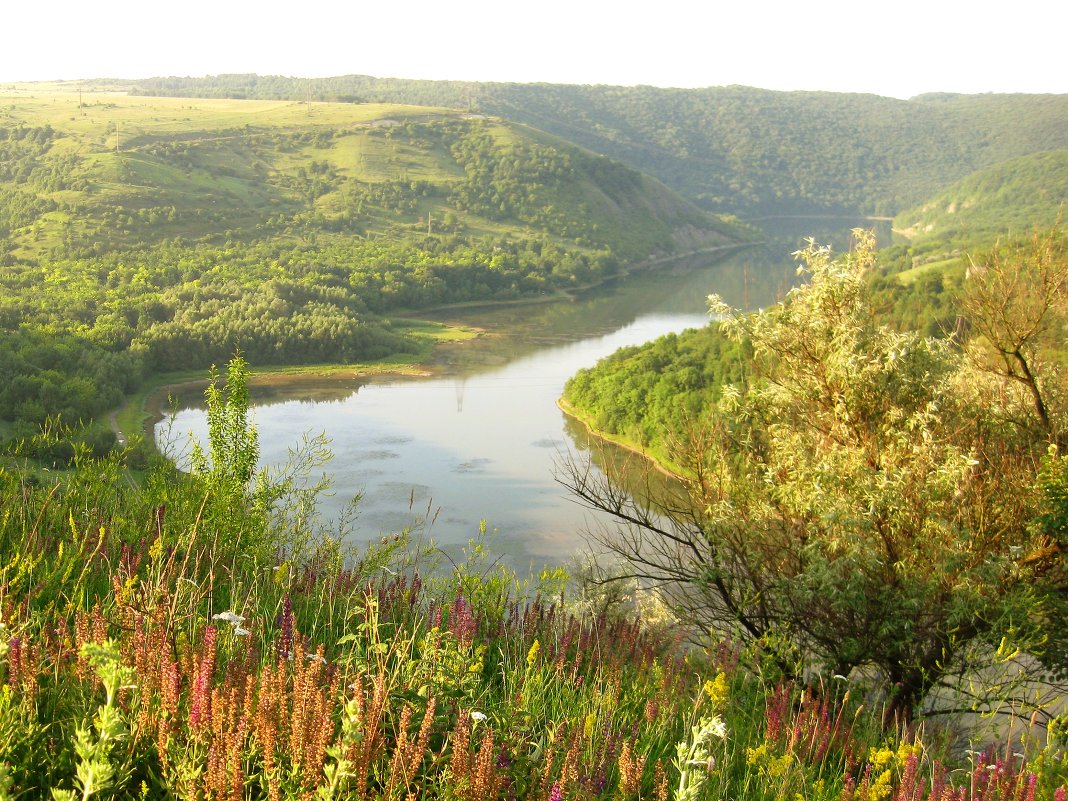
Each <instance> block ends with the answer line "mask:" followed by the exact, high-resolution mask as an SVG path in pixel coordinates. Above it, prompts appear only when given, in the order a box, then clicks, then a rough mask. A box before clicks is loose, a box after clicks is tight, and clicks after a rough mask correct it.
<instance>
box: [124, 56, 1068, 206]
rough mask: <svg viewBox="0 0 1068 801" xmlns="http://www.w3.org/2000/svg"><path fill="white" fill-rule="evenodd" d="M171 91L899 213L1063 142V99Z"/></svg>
mask: <svg viewBox="0 0 1068 801" xmlns="http://www.w3.org/2000/svg"><path fill="white" fill-rule="evenodd" d="M132 85H133V86H134V87H135V89H134V90H135V91H140V92H145V93H151V94H173V95H177V96H183V95H184V96H209V97H210V96H214V97H246V96H247V97H264V98H269V97H273V98H279V97H287V98H294V99H303V98H305V97H318V98H322V99H328V98H329V99H340V98H344V99H347V100H349V101H350V102H372V101H375V102H381V101H392V102H409V103H416V104H427V105H435V106H442V105H444V106H451V107H454V108H462V109H475V110H479V111H483V112H487V113H492V114H498V115H501V116H503V117H506V118H508V119H513V120H517V121H520V122H524V123H527V124H529V125H532V126H534V127H536V128H539V129H541V130H545V131H549V132H551V133H554V134H556V135H558V136H561V137H563V138H565V139H568V140H570V141H573V142H576V143H578V144H581V145H583V146H585V147H587V148H589V149H591V150H594V151H595V152H598V153H604V154H606V155H608V156H610V157H612V158H613V159H617V160H619V161H623V162H625V163H627V164H630V165H632V166H634V167H637V168H638V169H640V170H642V171H643V172H647V173H649V174H651V175H654V176H656V177H657V178H659V179H660V180H661V181H663V182H664V183H666V184H667V185H668V186H671V187H672V188H673V189H675V190H677V191H679V192H681V193H683V194H684V195H686V196H687V197H690V198H692V199H695V200H698V201H699V202H700V203H701V204H702V205H703V206H705V207H706V208H711V209H714V210H717V211H726V212H731V213H739V214H745V215H748V216H753V215H760V214H790V213H794V214H797V213H813V212H820V211H849V212H852V213H856V212H861V213H869V214H871V213H874V214H880V215H893V214H895V213H897V212H898V211H900V210H901V209H903V208H906V207H908V206H912V205H915V204H917V203H920V202H922V201H923V200H925V199H926V198H929V197H930V196H932V195H934V194H936V193H937V192H939V191H941V190H942V189H944V188H945V187H946V186H948V185H949V184H951V183H953V182H954V181H956V180H959V179H961V178H963V177H965V176H967V175H969V174H970V173H972V172H975V171H976V170H979V169H982V168H985V167H989V166H992V165H994V164H997V163H1000V162H1002V161H1005V160H1007V159H1010V158H1014V157H1018V156H1022V155H1026V154H1029V153H1034V152H1038V151H1043V150H1049V149H1056V148H1064V147H1066V146H1068V97H1066V96H1061V95H925V96H921V97H919V98H914V99H912V100H908V101H902V100H894V99H891V98H883V97H877V96H875V95H861V94H837V93H828V92H773V91H767V90H761V89H753V88H749V87H741V86H727V87H712V88H707V89H660V88H655V87H648V86H639V87H616V86H567V85H552V84H506V83H470V82H458V81H414V80H399V79H380V78H371V77H369V76H358V75H350V76H340V77H337V78H325V79H296V78H281V77H278V76H254V75H221V76H214V77H209V78H162V79H150V80H146V81H141V82H136V83H134V84H132Z"/></svg>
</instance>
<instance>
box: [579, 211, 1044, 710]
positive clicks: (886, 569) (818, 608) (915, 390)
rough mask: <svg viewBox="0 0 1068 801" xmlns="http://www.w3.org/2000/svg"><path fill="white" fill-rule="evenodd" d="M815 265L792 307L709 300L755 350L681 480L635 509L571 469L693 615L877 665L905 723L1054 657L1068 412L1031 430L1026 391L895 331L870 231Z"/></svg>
mask: <svg viewBox="0 0 1068 801" xmlns="http://www.w3.org/2000/svg"><path fill="white" fill-rule="evenodd" d="M798 256H799V258H800V261H801V271H802V272H803V273H805V274H806V276H807V280H806V281H805V282H804V283H803V285H801V286H799V287H797V288H795V289H794V290H792V291H791V292H790V293H789V294H788V295H787V296H786V297H785V299H784V300H783V301H782V302H781V303H779V304H777V305H776V306H774V307H771V308H769V309H767V310H765V311H762V312H760V313H756V314H743V313H741V312H738V311H736V310H733V309H730V308H728V307H727V306H726V305H725V304H723V303H722V302H721V301H720V300H719V299H718V298H715V297H712V298H710V305H711V310H712V312H713V313H714V314H715V316H717V317H719V318H720V319H721V320H722V322H720V323H719V324H720V325H723V326H724V327H725V328H726V329H727V331H728V332H729V334H730V335H731V336H732V337H734V338H736V339H739V340H743V339H744V340H746V341H748V342H749V343H750V344H751V347H752V349H753V353H754V363H753V365H752V369H751V372H750V377H749V378H748V379H747V380H746V382H745V383H744V384H743V385H738V386H731V387H727V388H725V389H724V391H723V392H722V395H721V398H720V399H719V401H718V402H716V404H715V405H714V407H713V408H711V409H709V410H708V414H707V415H706V416H705V417H704V418H703V419H702V420H701V421H699V422H698V423H697V424H695V425H694V426H693V427H692V430H691V431H690V432H689V434H688V436H686V437H679V438H678V439H677V441H676V442H675V445H674V453H673V461H675V463H676V464H678V465H681V466H682V467H683V468H684V470H685V481H684V489H683V490H682V491H679V492H678V493H676V494H667V493H664V492H659V493H657V494H656V497H653V498H639V499H638V501H633V500H631V494H630V493H628V492H625V491H624V490H623V489H622V488H621V485H620V484H619V483H618V482H616V481H615V480H614V477H613V476H611V475H609V476H608V477H607V479H604V478H601V477H598V476H599V474H598V473H597V472H596V471H592V470H589V469H587V468H585V467H582V466H580V465H575V464H573V465H572V466H571V469H570V471H569V474H568V475H567V477H566V478H565V479H564V481H565V483H566V484H568V485H569V486H570V488H571V490H572V491H573V492H574V493H575V494H576V495H577V496H578V497H579V498H580V499H582V500H584V501H585V502H586V503H588V504H590V505H592V506H594V507H598V508H600V509H603V510H607V511H609V512H611V513H612V514H613V515H615V517H616V518H617V519H618V520H620V521H622V522H623V524H624V525H623V526H621V527H619V528H618V529H614V530H612V531H605V532H602V535H601V539H602V542H603V543H604V544H605V545H607V546H608V547H609V548H610V549H611V550H613V551H614V552H616V553H617V554H619V555H621V556H623V557H625V558H626V563H627V564H628V565H629V566H630V570H629V572H630V574H631V575H632V576H636V577H638V578H640V579H642V580H643V581H644V582H645V583H646V584H649V585H654V586H658V587H659V588H660V590H661V591H662V593H663V594H664V595H665V597H666V598H668V599H669V600H670V602H671V603H672V604H673V606H674V607H675V609H676V611H677V612H678V613H679V615H680V616H681V617H682V618H683V619H686V620H689V621H691V622H693V623H694V624H695V625H697V626H699V627H701V628H703V629H705V630H708V629H713V630H717V631H720V632H723V631H732V632H737V633H739V634H740V635H742V636H743V637H745V638H748V639H750V640H753V641H757V642H759V643H761V644H762V645H763V646H764V648H765V649H766V650H767V651H768V652H771V653H774V654H777V656H778V658H779V660H780V662H782V663H783V664H792V665H793V666H794V669H797V670H810V669H825V670H826V671H828V672H829V673H830V672H834V673H840V674H849V673H850V672H851V671H852V670H854V669H857V670H859V671H864V672H866V674H867V675H869V676H872V675H874V676H877V677H878V678H880V679H881V680H883V681H885V683H886V686H887V687H888V688H889V689H890V691H891V692H890V699H891V700H890V701H889V703H888V706H887V714H888V715H889V716H895V715H905V716H908V715H910V714H912V713H913V712H914V711H916V710H917V709H918V708H919V707H920V705H921V703H922V702H923V700H924V699H925V698H926V697H928V695H929V693H930V691H931V690H932V689H933V688H935V687H936V686H937V685H939V684H940V683H942V682H943V681H947V680H950V679H951V678H953V677H954V676H957V677H959V676H961V675H963V674H964V672H965V671H966V670H967V669H974V668H976V667H978V666H979V665H980V664H981V663H983V662H987V663H989V662H990V661H996V660H998V659H1001V658H1004V657H1005V656H1006V654H1009V653H1016V647H1015V646H1010V645H1009V643H1010V642H1015V643H1017V644H1018V645H1019V646H1020V647H1021V648H1023V649H1024V650H1025V651H1026V650H1030V651H1038V650H1039V649H1040V647H1041V642H1042V641H1043V637H1044V632H1043V631H1042V627H1043V625H1044V623H1045V622H1048V615H1047V612H1046V609H1047V605H1046V604H1047V601H1048V599H1049V598H1050V597H1051V596H1050V593H1049V592H1048V590H1050V589H1051V588H1050V587H1048V586H1047V584H1046V583H1044V582H1043V580H1042V577H1043V576H1044V575H1050V573H1049V571H1048V570H1047V568H1048V566H1049V563H1050V562H1051V561H1057V560H1060V561H1061V562H1063V559H1064V556H1063V550H1062V549H1060V548H1059V547H1055V548H1051V547H1050V544H1051V541H1050V538H1049V535H1048V534H1046V533H1044V532H1043V531H1042V530H1041V527H1037V526H1034V525H1032V521H1033V520H1034V519H1035V518H1036V514H1038V505H1039V502H1040V499H1039V495H1040V493H1039V491H1038V490H1036V488H1035V487H1036V481H1035V477H1036V467H1037V464H1038V462H1039V460H1040V459H1041V457H1042V455H1043V453H1044V452H1045V450H1046V448H1047V446H1048V437H1046V436H1045V435H1044V434H1042V432H1050V431H1052V430H1054V429H1056V428H1057V427H1058V426H1059V425H1060V423H1059V422H1058V421H1059V419H1060V418H1058V417H1057V416H1056V414H1057V413H1056V412H1054V411H1052V410H1049V409H1047V415H1048V418H1049V419H1048V420H1047V422H1048V424H1049V425H1038V426H1030V427H1028V426H1024V427H1021V426H1020V425H1019V421H1021V420H1024V419H1027V418H1028V417H1033V416H1034V415H1035V413H1036V412H1035V407H1034V405H1033V403H1031V402H1030V401H1031V399H1030V397H1029V395H1028V393H1027V392H1026V391H1024V392H1019V391H1015V390H1016V387H1014V386H1009V385H1010V384H1018V385H1019V386H1021V387H1023V384H1022V383H1021V382H1017V381H1013V379H1011V378H1007V377H1006V376H1005V375H1004V373H1003V372H1000V373H999V372H998V371H992V370H985V369H980V368H979V367H977V366H976V360H974V359H969V358H966V357H965V354H964V352H963V350H962V348H961V347H959V345H958V344H957V343H954V342H951V341H944V340H937V339H933V338H927V337H922V336H920V335H919V334H915V333H899V332H895V331H893V330H891V329H889V328H887V327H885V326H883V325H880V324H878V322H877V320H876V317H875V315H874V313H873V310H872V309H871V307H870V305H869V302H868V301H869V298H868V293H867V289H866V286H867V284H866V280H865V279H866V276H867V274H868V273H869V272H870V271H871V270H872V269H873V267H874V263H875V246H874V239H873V237H872V236H871V235H870V234H867V233H864V232H856V238H855V241H854V246H853V248H852V250H851V252H849V253H848V254H846V255H844V256H842V257H840V258H833V257H832V255H831V253H830V251H829V250H828V249H826V248H822V247H818V246H817V245H815V244H814V243H811V242H810V244H809V246H808V247H807V248H806V249H805V250H803V251H801V252H800V253H799V254H798ZM1036 432H1039V435H1036ZM650 509H652V510H654V511H650ZM1003 638H1004V639H1003Z"/></svg>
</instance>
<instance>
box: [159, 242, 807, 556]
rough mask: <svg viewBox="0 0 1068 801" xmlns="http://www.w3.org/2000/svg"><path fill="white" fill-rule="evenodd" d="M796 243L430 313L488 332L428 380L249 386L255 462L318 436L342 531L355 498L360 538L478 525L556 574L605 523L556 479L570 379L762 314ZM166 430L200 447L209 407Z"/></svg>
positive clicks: (190, 410) (439, 534)
mask: <svg viewBox="0 0 1068 801" xmlns="http://www.w3.org/2000/svg"><path fill="white" fill-rule="evenodd" d="M797 244H798V240H797V239H796V238H795V239H793V240H791V241H787V242H786V243H778V244H773V245H771V246H769V247H766V248H754V249H750V250H747V251H744V252H742V253H739V254H736V255H734V256H732V257H730V258H728V259H726V260H725V261H722V262H720V263H717V264H711V265H709V264H705V265H697V266H691V267H687V268H675V269H670V270H660V271H658V272H656V273H652V274H647V275H642V276H639V277H636V278H632V279H628V280H626V281H621V282H618V283H617V284H615V285H612V286H606V287H600V288H598V289H597V290H595V291H592V292H590V293H589V294H588V295H587V296H586V297H582V298H579V299H577V300H575V301H573V302H561V303H552V304H532V305H525V306H507V307H496V308H494V307H486V308H482V309H464V310H463V311H462V312H460V311H457V312H455V313H453V314H448V315H442V316H439V318H438V319H442V320H444V321H447V322H456V323H461V324H464V325H474V326H478V327H479V328H481V329H484V330H485V332H486V333H485V334H484V335H483V336H482V337H480V338H478V339H477V340H474V341H470V342H465V343H456V344H450V345H445V346H442V347H441V348H440V349H439V351H438V352H437V353H436V355H435V358H434V363H433V365H432V368H433V372H434V375H433V376H432V377H429V378H388V377H386V378H381V377H380V378H375V379H373V380H366V379H359V380H358V379H354V378H352V379H344V378H340V379H339V378H331V379H318V380H315V379H311V380H305V381H300V382H297V383H294V382H292V381H287V382H286V383H284V384H279V385H274V386H266V387H257V386H253V388H252V402H253V410H252V417H253V420H254V422H255V424H256V426H257V427H258V429H259V431H260V442H261V450H262V454H261V460H262V462H263V463H264V464H279V463H282V462H284V461H285V460H286V458H287V456H288V450H289V448H290V447H292V446H293V445H295V444H296V443H299V442H300V441H301V439H302V437H303V436H304V435H306V434H316V433H319V432H325V434H326V435H327V436H328V438H329V439H330V447H331V449H332V451H333V452H334V454H335V455H334V458H333V460H332V461H331V462H330V463H329V465H328V466H327V468H326V469H327V471H328V472H329V474H330V475H331V477H332V486H333V494H332V495H331V496H330V497H326V498H324V499H323V501H322V504H321V510H322V513H323V515H324V516H325V517H327V518H336V517H337V516H339V515H341V513H342V510H343V509H344V508H345V507H346V506H347V505H348V504H349V503H350V502H351V500H352V499H353V498H354V497H355V496H357V495H360V496H361V500H360V501H359V503H358V505H357V507H356V508H357V517H356V520H355V525H354V526H353V531H352V533H351V535H350V536H351V538H353V539H354V540H356V541H370V540H375V539H377V538H379V537H380V536H382V535H384V534H390V533H394V532H397V531H399V530H401V529H402V528H405V527H411V526H416V527H418V528H419V530H420V532H421V534H422V535H423V536H428V537H432V538H433V539H434V540H435V541H436V542H438V543H440V544H441V545H442V547H443V548H445V549H446V550H456V549H457V548H458V547H460V546H462V545H464V544H466V543H467V542H469V541H470V540H471V539H472V538H474V537H475V536H476V535H477V534H478V533H479V530H480V527H481V526H483V525H485V527H486V528H487V529H488V531H490V532H491V533H492V536H491V539H490V545H491V547H492V548H493V550H494V551H497V552H499V553H502V554H504V555H505V557H506V558H507V559H508V561H509V562H511V563H512V565H513V566H515V567H517V568H520V569H522V570H526V569H527V568H528V567H535V568H536V567H539V566H541V565H543V564H545V563H563V562H566V561H568V559H569V558H570V557H571V556H572V555H573V554H575V553H576V552H578V551H580V550H582V548H583V546H584V542H585V541H584V531H585V530H587V529H588V528H590V527H591V526H596V525H598V524H599V521H598V520H597V519H595V518H592V517H591V514H592V513H591V512H589V511H588V510H585V509H583V508H582V507H580V506H578V505H577V504H576V503H575V502H574V501H573V500H571V499H570V497H569V496H568V494H567V492H566V491H565V490H564V488H563V487H562V486H561V485H560V484H558V483H557V482H556V480H555V479H554V475H555V473H556V470H557V467H558V465H559V464H560V462H561V459H562V457H563V455H564V454H566V453H567V452H569V451H572V450H574V449H575V447H576V446H575V444H574V440H573V438H572V436H571V434H569V433H568V426H567V424H566V423H567V421H566V418H565V416H564V415H563V413H562V412H560V410H559V409H558V408H557V406H556V401H557V399H558V398H559V397H560V395H561V393H562V391H563V386H564V383H565V382H566V380H567V379H568V378H569V377H570V376H571V375H573V374H574V373H575V372H576V371H577V370H579V369H580V368H582V367H587V366H590V365H592V364H594V363H595V362H596V361H597V360H598V359H600V358H602V357H603V356H606V355H608V354H610V353H612V352H614V351H615V350H617V349H618V348H620V347H623V346H626V345H636V344H641V343H644V342H648V341H650V340H652V339H655V338H656V337H658V336H661V335H663V334H666V333H669V332H679V331H682V330H684V329H687V328H692V327H696V326H702V325H706V324H707V322H708V316H707V313H706V297H707V295H708V294H709V293H710V292H715V293H718V294H720V295H722V296H723V297H724V298H725V299H726V300H727V301H728V302H729V303H731V304H732V305H735V306H739V307H741V306H749V307H755V306H760V305H765V304H767V303H769V302H771V301H772V300H774V298H775V297H776V295H777V294H779V293H781V292H783V291H785V289H786V288H787V286H788V285H789V283H790V282H791V281H792V280H793V277H794V275H795V265H794V263H793V261H792V260H791V259H790V257H789V253H790V252H791V251H792V250H793V249H796V247H797ZM195 400H196V399H195V398H194V399H189V402H191V403H192V402H194V401H195ZM572 430H574V429H573V427H572ZM171 431H172V432H173V433H176V434H181V435H184V434H185V433H186V432H190V433H191V434H192V435H193V436H195V437H199V438H202V439H203V438H205V437H206V420H205V414H204V411H203V409H201V408H195V407H192V406H191V407H187V408H184V409H181V410H180V411H179V412H178V414H177V417H176V418H175V420H174V421H173V426H172V428H171ZM600 522H604V521H600Z"/></svg>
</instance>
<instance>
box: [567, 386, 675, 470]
mask: <svg viewBox="0 0 1068 801" xmlns="http://www.w3.org/2000/svg"><path fill="white" fill-rule="evenodd" d="M556 406H557V408H558V409H560V411H561V412H563V413H564V414H565V415H567V417H568V418H569V419H571V420H574V421H575V422H576V423H579V424H580V425H581V426H582V427H583V428H584V429H585V430H586V434H587V435H588V436H589V438H590V439H591V440H597V441H598V442H601V443H607V444H609V445H611V446H612V447H614V448H618V449H620V450H623V451H627V452H628V453H631V454H634V455H635V456H639V457H641V458H642V459H643V460H644V461H645V463H646V464H648V465H649V467H652V468H653V469H654V470H656V471H657V472H658V473H660V474H662V475H664V476H666V477H667V478H670V479H674V480H676V481H685V480H686V476H685V471H684V470H683V469H682V467H681V466H680V465H677V464H675V463H674V462H672V461H671V459H669V458H668V457H667V454H665V453H662V452H657V451H650V450H648V449H647V448H645V447H644V446H643V445H641V444H640V443H637V442H634V441H633V440H631V439H628V438H626V437H622V436H619V435H617V434H606V433H604V432H603V431H599V430H598V429H596V428H595V427H594V425H593V423H592V422H590V419H589V418H588V417H586V416H585V415H583V414H582V413H581V412H580V411H579V410H578V409H576V408H575V407H574V406H572V405H571V404H570V403H568V402H567V401H566V400H564V399H563V398H560V399H558V400H557V401H556Z"/></svg>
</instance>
